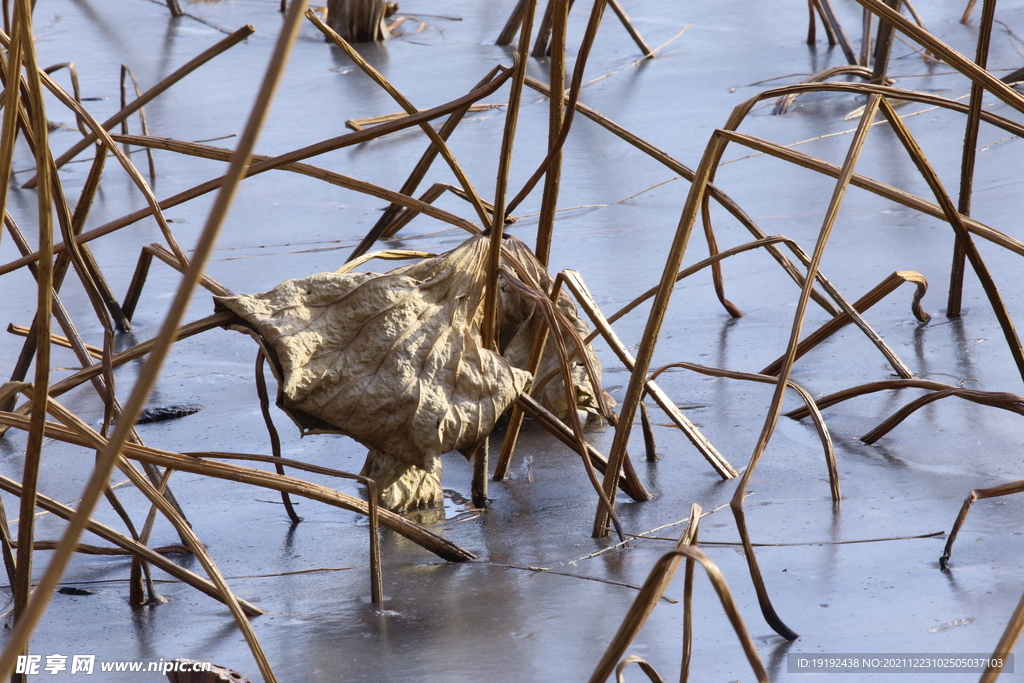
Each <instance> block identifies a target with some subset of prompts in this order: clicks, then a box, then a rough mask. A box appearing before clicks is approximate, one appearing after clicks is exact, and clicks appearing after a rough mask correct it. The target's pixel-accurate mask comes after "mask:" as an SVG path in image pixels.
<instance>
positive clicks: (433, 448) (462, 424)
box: [215, 237, 531, 469]
mask: <svg viewBox="0 0 1024 683" xmlns="http://www.w3.org/2000/svg"><path fill="white" fill-rule="evenodd" d="M488 251H489V244H488V242H487V240H486V239H485V238H481V237H473V238H471V239H469V240H468V241H466V242H465V243H464V244H462V245H461V246H460V247H458V248H456V249H454V250H453V251H451V252H449V253H448V254H445V255H442V256H439V257H436V258H431V259H425V260H423V261H421V262H419V263H417V264H415V265H412V266H405V267H402V268H399V269H397V270H396V271H392V272H390V273H384V274H375V273H344V274H338V273H321V274H318V275H312V276H310V277H307V278H302V279H298V280H288V281H286V282H284V283H282V284H280V285H278V286H277V287H276V288H274V289H273V290H272V291H270V292H267V293H266V294H261V295H240V296H230V297H215V300H216V302H217V304H218V305H219V306H223V307H225V308H227V309H229V310H231V311H233V312H234V313H235V314H236V315H238V316H239V318H241V320H242V321H244V326H245V327H247V328H249V329H250V330H252V331H254V332H255V333H256V334H257V335H258V336H259V337H260V339H261V343H262V344H263V345H264V346H265V347H266V348H267V349H268V350H269V351H271V353H270V354H269V356H270V357H271V359H272V360H273V361H274V365H275V366H276V367H275V370H276V371H277V373H278V379H279V380H280V384H281V387H280V389H281V390H280V392H279V398H278V404H279V405H280V407H281V408H282V409H283V410H285V411H286V412H287V413H288V414H289V415H290V416H291V417H292V419H293V420H294V421H295V422H296V424H297V425H299V427H300V428H301V429H302V430H303V432H305V433H321V432H331V433H340V434H345V435H348V436H351V437H352V438H354V439H356V440H357V441H359V442H360V443H362V444H363V445H365V446H367V447H368V448H371V449H376V450H379V451H383V452H384V453H386V454H388V455H389V456H391V457H392V458H394V459H395V460H398V461H400V462H406V463H410V464H413V465H416V466H417V467H420V468H423V469H429V467H430V463H432V462H433V460H434V459H435V458H436V457H437V456H439V455H441V454H442V453H446V452H449V451H452V450H458V449H465V448H469V447H471V446H473V445H475V444H477V443H478V442H480V441H481V440H482V439H483V438H484V437H485V436H487V435H488V434H489V433H490V432H491V430H492V429H493V427H494V423H495V421H496V420H497V419H498V417H499V416H500V415H501V414H502V412H504V411H505V409H506V408H507V407H508V406H509V405H510V404H511V403H512V401H514V400H515V399H516V397H517V396H518V395H519V394H520V393H521V392H522V391H523V390H524V388H525V387H526V386H527V385H528V384H529V382H530V379H531V378H530V375H529V373H527V372H525V371H522V370H518V369H516V368H513V367H512V366H511V365H509V363H508V362H507V361H506V360H505V359H504V358H502V357H501V356H499V355H498V354H496V353H494V352H492V351H490V350H488V349H486V348H484V347H483V346H482V344H481V341H480V336H479V331H478V330H477V329H476V327H475V325H474V321H475V320H476V318H477V314H478V309H479V308H480V305H481V302H482V299H483V289H484V269H485V267H486V263H487V254H488Z"/></svg>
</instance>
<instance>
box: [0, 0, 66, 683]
mask: <svg viewBox="0 0 1024 683" xmlns="http://www.w3.org/2000/svg"><path fill="white" fill-rule="evenodd" d="M13 30H14V33H15V36H16V38H15V40H17V41H18V42H19V43H20V46H19V47H17V48H16V47H14V46H12V48H11V52H13V53H14V56H13V57H12V58H11V60H10V62H9V71H8V79H7V87H8V90H13V93H12V95H11V96H10V97H8V99H7V106H6V107H5V108H4V114H5V121H4V123H5V124H6V123H7V120H6V119H7V116H10V117H11V118H12V120H14V121H16V120H17V117H18V115H19V112H20V109H19V106H18V105H19V100H18V99H17V98H16V96H15V94H16V93H17V92H18V88H17V87H16V86H15V85H14V84H15V83H17V82H18V81H20V80H21V76H20V71H21V67H22V64H24V67H25V85H26V88H25V92H26V96H27V99H28V104H29V105H30V107H31V109H30V111H29V120H28V121H26V122H25V123H26V127H27V128H29V129H30V130H31V132H32V135H33V136H34V138H35V143H36V144H35V149H34V152H35V160H36V167H37V168H38V169H40V171H39V187H38V191H37V193H36V195H37V206H38V211H39V253H40V255H41V258H40V261H39V264H38V265H37V267H36V279H37V282H36V318H35V328H36V333H37V334H38V335H39V337H41V338H43V339H49V338H50V324H51V320H52V310H51V304H52V296H51V292H52V290H53V212H52V208H51V203H52V201H53V194H52V193H53V184H52V182H53V178H52V176H51V175H50V165H49V164H48V163H47V159H46V153H47V150H48V148H49V140H48V131H47V121H46V106H45V103H44V101H43V92H42V86H41V85H40V81H39V65H38V63H37V61H36V52H35V43H34V39H33V30H32V6H31V4H30V3H29V0H18V1H17V2H16V3H15V5H14V20H13ZM11 153H13V150H10V151H8V154H11ZM0 180H3V179H2V178H0ZM4 192H6V187H5V188H4ZM0 208H3V209H4V210H5V211H6V207H0ZM50 349H51V346H50V345H49V344H39V345H37V348H36V364H35V379H34V383H35V385H36V386H38V387H40V388H41V389H40V391H39V396H37V397H34V398H33V400H32V415H31V419H30V423H29V424H30V430H29V434H28V444H27V446H26V449H25V461H24V465H23V470H22V477H21V482H22V488H23V493H22V496H21V509H20V512H19V521H18V548H17V554H16V557H15V566H16V568H17V571H16V572H15V577H14V585H13V586H12V587H11V590H12V592H13V594H14V595H13V597H14V628H15V630H17V629H18V628H19V627H21V628H25V626H26V625H27V624H31V620H32V610H31V608H30V606H29V604H30V599H31V594H32V544H33V541H34V540H35V508H36V494H37V490H36V489H37V487H38V484H39V465H40V462H41V460H42V450H43V441H44V437H43V432H42V430H43V425H44V424H45V422H46V401H47V395H46V390H47V387H48V386H49V384H50ZM36 595H38V592H37V593H36ZM15 647H16V648H17V654H20V653H22V652H23V651H25V650H26V649H27V647H28V638H27V637H26V638H25V641H24V642H22V643H18V644H17V646H15V645H13V644H12V643H8V646H7V648H6V649H7V650H14V648H15ZM13 671H14V667H13V666H12V667H11V668H10V669H9V670H8V669H4V668H3V667H2V666H0V677H4V678H6V677H7V676H9V675H11V673H12V672H13Z"/></svg>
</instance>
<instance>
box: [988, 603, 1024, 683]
mask: <svg viewBox="0 0 1024 683" xmlns="http://www.w3.org/2000/svg"><path fill="white" fill-rule="evenodd" d="M1021 631H1024V596H1021V599H1020V602H1018V603H1017V609H1015V610H1013V615H1012V616H1011V617H1010V621H1009V622H1007V624H1006V629H1005V630H1004V631H1003V635H1002V636H1001V637H1000V638H999V644H997V645H996V651H995V652H994V653H993V655H992V657H993V658H996V659H1002V660H1003V661H1004V662H1005V660H1006V657H1007V655H1009V654H1010V653H1011V652H1013V646H1014V645H1016V644H1017V639H1018V638H1019V637H1020V632H1021ZM1002 670H1003V667H1002V666H992V664H991V663H990V664H989V666H987V667H986V668H985V671H984V673H982V674H981V679H979V683H995V680H996V679H997V678H999V674H1000V673H1001V672H1002Z"/></svg>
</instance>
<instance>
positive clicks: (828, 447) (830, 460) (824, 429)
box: [651, 362, 843, 503]
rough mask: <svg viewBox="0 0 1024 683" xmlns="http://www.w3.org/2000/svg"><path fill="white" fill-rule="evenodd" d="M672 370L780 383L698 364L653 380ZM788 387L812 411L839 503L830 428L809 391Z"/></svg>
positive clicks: (653, 375)
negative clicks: (672, 371)
mask: <svg viewBox="0 0 1024 683" xmlns="http://www.w3.org/2000/svg"><path fill="white" fill-rule="evenodd" d="M670 368H682V369H685V370H692V371H694V372H699V373H701V374H703V375H710V376H712V377H729V378H731V379H743V380H749V381H752V382H762V383H764V384H778V382H779V378H778V377H773V376H771V375H766V374H759V373H755V372H735V371H733V370H723V369H721V368H709V367H707V366H705V365H698V364H697V363H682V362H680V363H669V364H668V365H665V366H662V367H660V368H658V369H657V370H655V371H654V372H652V373H651V380H654V379H656V378H657V377H658V375H660V374H661V373H663V372H665V371H666V370H668V369H670ZM788 385H789V388H790V389H792V390H794V391H795V392H796V393H797V395H798V396H800V398H801V399H802V400H803V402H804V405H805V406H807V410H808V411H810V415H811V417H812V419H813V420H814V428H815V429H816V430H817V432H818V438H819V439H820V440H821V447H822V450H823V451H824V452H825V467H826V468H827V469H828V483H829V488H830V489H831V493H832V501H833V502H836V503H838V502H839V501H840V500H842V498H843V496H842V492H841V490H840V487H839V468H838V467H837V466H836V451H835V447H834V446H833V444H832V435H831V434H830V433H829V431H828V426H826V424H825V418H823V417H822V415H821V412H819V411H818V408H817V406H815V405H814V398H813V397H812V396H811V393H810V392H809V391H807V389H804V388H803V387H802V386H800V385H799V384H797V383H796V382H794V381H793V380H789V382H788Z"/></svg>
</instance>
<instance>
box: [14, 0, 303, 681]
mask: <svg viewBox="0 0 1024 683" xmlns="http://www.w3.org/2000/svg"><path fill="white" fill-rule="evenodd" d="M21 1H22V2H23V3H26V4H27V0H21ZM305 5H306V2H305V0H294V1H293V2H292V6H291V9H290V11H289V13H288V15H287V18H286V19H285V22H284V26H283V27H282V30H281V34H280V36H279V38H278V42H277V44H276V46H275V49H274V54H273V56H272V58H271V61H270V65H269V67H268V69H267V75H266V78H265V80H264V83H263V86H262V87H261V89H260V93H259V95H258V97H257V100H256V104H255V105H254V107H253V112H252V114H251V116H250V119H249V122H248V124H247V125H246V128H245V131H244V132H243V134H242V138H241V139H240V141H239V143H238V150H237V153H236V156H235V158H234V159H233V161H232V164H231V168H230V170H229V172H228V174H227V175H226V180H225V184H224V187H223V188H222V190H221V192H220V193H219V194H218V196H217V199H216V200H215V202H214V206H213V209H212V210H211V212H210V217H209V219H208V221H207V223H206V226H205V228H204V230H203V233H202V235H201V237H200V239H199V243H198V244H197V246H196V250H195V252H194V259H193V261H192V263H191V264H190V267H189V270H188V273H187V274H186V275H185V277H184V278H183V281H182V283H181V285H180V287H179V289H178V292H177V294H176V296H175V298H174V300H173V302H172V304H171V308H170V311H169V312H168V315H167V317H166V319H165V320H164V324H163V326H162V327H161V332H160V334H159V336H158V338H157V343H156V345H155V347H154V349H153V351H152V353H151V355H150V357H149V359H148V361H147V362H146V364H145V365H144V366H143V368H142V370H141V372H140V374H139V378H138V381H137V382H136V384H135V387H134V388H133V390H132V393H131V396H130V398H129V399H128V402H127V404H126V405H125V409H124V412H123V413H122V416H121V419H120V420H118V423H117V427H116V428H115V430H114V433H113V435H112V436H111V438H110V439H109V440H108V442H107V444H106V446H105V447H104V448H103V450H102V451H101V453H100V454H99V457H98V458H97V461H96V465H95V468H94V470H93V474H92V476H91V477H90V479H89V482H88V484H87V485H86V487H85V490H84V491H83V493H82V496H81V503H80V504H79V508H78V510H77V511H76V513H75V515H74V517H72V519H71V520H70V521H69V522H68V525H67V528H66V530H65V532H64V535H63V536H62V538H61V543H60V545H59V546H58V548H57V550H55V551H54V554H53V557H52V559H51V560H50V563H49V565H48V566H47V568H46V571H45V572H44V574H43V576H42V577H41V578H40V579H39V583H38V584H37V589H36V591H35V592H34V593H33V596H32V599H31V600H30V601H29V603H28V605H27V606H26V608H25V611H24V613H23V615H22V619H21V620H19V622H18V623H17V624H15V627H14V629H13V630H12V631H11V634H10V636H9V639H8V641H7V645H6V647H5V648H4V650H3V653H2V654H0V677H7V676H9V675H10V674H11V672H13V671H14V666H15V663H16V660H17V656H18V654H20V653H21V652H23V651H24V649H25V647H26V646H27V645H28V641H29V637H30V636H31V634H32V631H33V630H34V629H35V626H36V624H38V622H39V620H40V619H41V618H42V615H43V612H44V611H45V609H46V606H47V605H48V604H49V601H50V600H51V598H52V596H53V594H54V591H55V590H56V587H57V584H58V583H59V582H60V578H61V576H62V575H63V573H64V570H65V568H66V567H67V565H68V562H69V561H70V560H71V556H72V555H73V554H74V551H75V547H76V545H77V544H78V539H79V538H80V537H81V534H82V531H83V530H84V529H85V527H86V526H87V525H88V522H89V517H90V515H91V514H92V510H93V509H94V508H95V506H96V503H97V501H98V500H99V497H100V496H101V495H102V494H103V491H104V489H105V487H106V485H107V480H108V478H109V476H110V473H111V471H112V470H113V468H114V465H115V464H116V462H117V460H118V458H119V457H120V452H121V449H122V448H124V447H125V445H126V441H127V438H128V435H129V432H130V431H131V429H132V424H133V423H134V422H135V420H136V418H137V417H138V415H139V413H141V412H142V409H143V407H144V406H145V403H146V401H147V400H148V398H149V395H150V393H151V392H152V390H153V387H154V385H155V384H156V380H157V377H158V375H159V373H160V366H161V365H162V363H163V361H164V359H165V358H166V357H167V353H168V351H169V350H170V346H171V343H172V338H173V336H174V334H175V332H176V331H177V329H178V327H179V326H180V325H181V320H182V318H183V317H184V315H185V311H186V309H187V308H188V305H189V303H190V300H191V297H192V291H193V289H194V288H195V283H196V281H197V280H198V279H199V277H200V275H201V274H202V271H203V269H204V268H205V266H206V262H207V260H208V259H209V256H210V253H211V252H212V250H213V246H214V244H215V242H216V238H217V235H218V233H219V232H220V228H221V226H222V225H223V223H224V219H225V218H226V216H227V213H228V209H229V208H230V206H231V201H232V199H233V198H234V194H235V192H236V191H237V188H238V183H239V181H240V180H241V179H242V177H243V175H244V173H245V169H246V166H247V165H248V161H249V155H250V154H252V151H253V148H254V146H255V143H256V138H257V136H258V133H259V130H260V128H261V127H262V124H263V121H264V120H265V118H266V115H267V113H268V111H269V108H270V103H271V101H272V100H273V95H274V92H275V90H276V88H277V84H278V83H279V81H280V77H281V75H282V74H283V71H284V65H285V63H286V61H287V57H288V54H289V53H290V51H291V47H292V45H293V44H294V41H295V38H296V36H297V34H298V29H299V26H300V24H301V19H302V11H303V10H304V9H305ZM29 72H30V74H29V80H30V82H31V81H32V80H33V79H35V78H36V76H35V75H34V74H38V70H37V69H34V68H32V69H29ZM40 97H41V95H40ZM44 125H45V121H44ZM40 139H45V138H40ZM112 151H115V150H112ZM115 153H116V151H115ZM47 168H48V166H45V165H42V164H41V165H40V169H41V170H43V171H44V172H45V169H47ZM51 258H52V257H51V254H50V253H48V252H43V253H42V261H43V262H44V263H47V262H49V260H50V259H51ZM46 301H47V302H48V301H49V290H47V292H46ZM41 331H42V330H41ZM43 336H44V338H47V339H48V338H49V333H48V330H47V334H45V335H43ZM48 346H49V345H43V347H47V348H48ZM47 368H48V364H47ZM36 393H37V395H38V396H40V397H41V398H40V399H39V400H44V401H45V400H47V392H46V385H45V383H44V384H42V385H38V384H37V385H36ZM41 435H42V433H41V432H40V436H41ZM147 483H148V482H147ZM27 545H28V547H31V543H28V544H27ZM249 645H250V648H251V649H253V652H254V654H257V653H259V655H257V663H258V664H259V665H260V673H261V674H262V675H263V677H264V679H265V680H266V681H267V683H273V682H275V681H276V677H275V676H274V673H273V671H272V670H271V669H270V667H269V664H267V662H266V660H265V659H264V658H263V657H262V656H261V653H262V651H261V650H260V649H259V644H258V642H256V641H254V640H253V641H250V643H249Z"/></svg>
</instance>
